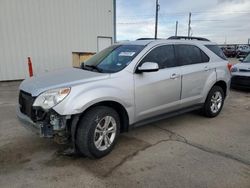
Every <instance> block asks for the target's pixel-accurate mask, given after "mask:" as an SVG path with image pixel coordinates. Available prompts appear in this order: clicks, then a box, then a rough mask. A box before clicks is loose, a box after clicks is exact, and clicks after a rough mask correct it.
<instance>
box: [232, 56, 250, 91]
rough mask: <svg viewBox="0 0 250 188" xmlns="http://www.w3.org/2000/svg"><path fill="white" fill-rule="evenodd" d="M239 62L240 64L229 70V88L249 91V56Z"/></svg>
mask: <svg viewBox="0 0 250 188" xmlns="http://www.w3.org/2000/svg"><path fill="white" fill-rule="evenodd" d="M241 61H242V62H241V63H237V64H235V65H234V66H232V68H231V72H232V80H231V86H232V87H233V88H248V89H250V54H249V55H248V56H247V57H246V58H245V59H241Z"/></svg>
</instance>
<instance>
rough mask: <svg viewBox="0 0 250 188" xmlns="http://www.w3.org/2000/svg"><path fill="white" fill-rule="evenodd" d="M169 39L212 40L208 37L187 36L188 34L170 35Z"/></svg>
mask: <svg viewBox="0 0 250 188" xmlns="http://www.w3.org/2000/svg"><path fill="white" fill-rule="evenodd" d="M168 39H170V40H181V39H185V40H200V41H210V40H208V39H206V38H202V37H187V36H172V37H169V38H168Z"/></svg>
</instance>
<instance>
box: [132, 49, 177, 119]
mask: <svg viewBox="0 0 250 188" xmlns="http://www.w3.org/2000/svg"><path fill="white" fill-rule="evenodd" d="M144 62H155V63H158V65H159V68H160V69H159V71H157V72H148V73H146V72H144V73H138V74H136V73H135V74H134V82H135V83H134V86H135V106H136V110H135V117H136V120H137V121H140V120H142V119H146V118H150V117H152V116H156V115H160V114H164V113H167V112H170V111H174V110H176V109H178V108H179V106H180V93H181V71H180V68H179V67H178V66H177V65H176V60H175V55H174V47H173V46H172V45H162V46H157V47H155V48H154V49H152V50H151V51H150V52H149V53H148V54H147V55H146V56H145V57H144V58H143V59H142V61H141V62H140V64H139V66H140V65H141V64H143V63H144Z"/></svg>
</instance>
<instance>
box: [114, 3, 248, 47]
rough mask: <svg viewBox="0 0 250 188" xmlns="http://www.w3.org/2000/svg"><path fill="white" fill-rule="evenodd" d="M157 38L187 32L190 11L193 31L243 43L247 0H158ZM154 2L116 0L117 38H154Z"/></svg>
mask: <svg viewBox="0 0 250 188" xmlns="http://www.w3.org/2000/svg"><path fill="white" fill-rule="evenodd" d="M160 5H161V8H160V11H159V27H158V37H159V38H167V37H169V36H172V35H174V33H175V22H176V21H177V20H178V22H179V25H178V26H179V27H178V35H187V29H188V13H189V12H192V23H191V27H192V33H193V35H194V36H203V37H208V38H209V39H211V40H213V41H215V42H217V43H224V41H225V39H227V42H229V43H246V42H247V39H248V38H250V32H249V31H250V24H248V23H249V21H250V11H249V10H250V1H244V0H218V1H217V0H210V1H200V0H196V1H195V0H179V1H174V0H169V1H163V0H160ZM154 16H155V1H152V0H144V1H142V0H141V1H139V0H137V1H135V0H127V1H122V0H117V38H118V40H135V39H136V38H140V37H154Z"/></svg>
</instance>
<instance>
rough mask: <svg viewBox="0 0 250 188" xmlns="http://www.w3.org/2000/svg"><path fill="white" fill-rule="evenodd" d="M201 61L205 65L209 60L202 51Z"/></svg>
mask: <svg viewBox="0 0 250 188" xmlns="http://www.w3.org/2000/svg"><path fill="white" fill-rule="evenodd" d="M201 59H202V62H204V63H206V62H209V60H210V58H209V57H208V56H207V54H205V53H204V52H203V51H202V50H201Z"/></svg>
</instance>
